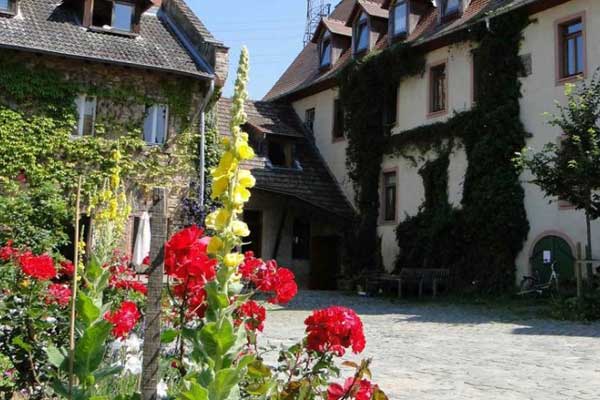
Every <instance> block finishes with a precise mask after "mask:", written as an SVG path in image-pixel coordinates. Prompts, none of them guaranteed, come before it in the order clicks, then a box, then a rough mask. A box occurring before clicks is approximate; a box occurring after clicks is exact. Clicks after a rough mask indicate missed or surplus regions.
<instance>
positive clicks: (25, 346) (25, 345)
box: [12, 336, 32, 353]
mask: <svg viewBox="0 0 600 400" xmlns="http://www.w3.org/2000/svg"><path fill="white" fill-rule="evenodd" d="M12 344H14V345H15V346H19V347H20V348H22V349H23V350H25V351H26V352H28V353H30V352H31V350H32V347H31V345H30V344H29V343H25V342H24V341H23V338H22V337H21V336H16V337H14V338H13V340H12Z"/></svg>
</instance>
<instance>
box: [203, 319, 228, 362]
mask: <svg viewBox="0 0 600 400" xmlns="http://www.w3.org/2000/svg"><path fill="white" fill-rule="evenodd" d="M235 340H236V336H235V334H234V332H233V324H232V323H231V321H229V320H227V319H226V320H224V321H223V323H222V326H221V328H218V326H217V323H216V322H210V323H208V324H206V325H204V327H203V328H202V330H200V341H201V342H202V344H203V345H204V349H205V351H206V354H208V356H209V357H210V358H212V359H218V358H220V357H222V356H223V355H224V354H225V353H227V351H228V350H229V349H230V348H231V347H232V346H233V345H234V344H235Z"/></svg>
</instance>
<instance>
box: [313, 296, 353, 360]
mask: <svg viewBox="0 0 600 400" xmlns="http://www.w3.org/2000/svg"><path fill="white" fill-rule="evenodd" d="M304 323H305V324H306V332H307V333H308V337H307V342H306V348H307V349H308V350H309V351H318V352H320V353H325V352H328V351H331V352H333V353H335V354H336V355H338V356H340V357H341V356H343V355H344V353H345V351H346V350H345V349H347V348H350V347H352V351H353V352H354V353H360V352H362V351H363V350H364V348H365V336H364V332H363V324H362V321H361V320H360V318H359V317H358V315H356V313H355V312H354V311H353V310H351V309H349V308H345V307H329V308H325V309H323V310H315V311H314V312H313V313H312V315H311V316H309V317H308V318H306V320H305V321H304Z"/></svg>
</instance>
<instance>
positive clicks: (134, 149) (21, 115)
mask: <svg viewBox="0 0 600 400" xmlns="http://www.w3.org/2000/svg"><path fill="white" fill-rule="evenodd" d="M190 86H191V85H189V84H188V85H187V87H186V85H185V82H184V83H181V82H167V81H165V82H164V83H163V82H161V85H160V88H161V90H163V92H162V93H161V94H162V96H164V97H162V98H160V99H159V98H156V97H153V96H151V95H146V94H145V93H142V92H141V90H140V89H136V88H135V87H134V86H132V85H129V84H126V83H123V84H121V85H118V86H115V87H113V86H112V85H107V86H105V87H99V86H94V85H92V84H89V83H87V84H84V83H78V82H76V81H74V80H72V79H71V80H68V79H66V77H65V76H64V75H63V74H62V73H60V72H59V71H57V70H54V69H51V68H45V67H43V66H29V65H26V63H23V62H19V61H15V60H14V58H12V57H8V58H6V59H3V60H0V242H5V241H6V240H8V239H14V240H15V242H17V244H20V245H27V246H32V247H34V250H39V251H42V250H49V249H56V248H57V247H59V246H61V245H63V244H65V242H66V241H67V239H68V238H67V236H66V233H65V232H66V227H67V226H68V225H69V224H70V220H71V212H72V211H71V210H72V203H73V202H72V200H73V194H74V189H75V185H76V182H77V177H78V176H80V175H81V176H84V177H85V183H84V188H83V189H84V196H85V195H89V194H91V193H92V192H93V191H94V190H95V189H96V188H98V187H99V186H100V185H102V184H103V183H104V181H105V179H107V178H108V177H109V176H110V170H111V168H113V167H114V161H113V159H112V157H110V155H111V153H112V152H113V151H115V150H118V151H119V152H120V153H121V155H122V158H121V160H120V161H119V166H120V167H121V169H122V171H123V177H124V181H125V183H126V185H127V187H128V188H129V189H130V190H141V191H146V190H148V189H149V188H151V187H152V186H157V185H161V186H167V187H170V186H172V182H173V181H174V179H173V178H174V177H175V176H181V175H183V176H186V175H189V174H190V173H193V171H194V164H193V163H194V162H196V160H197V146H198V144H197V143H198V142H197V140H198V135H197V133H195V132H193V130H192V128H191V124H190V122H191V117H190V116H191V115H193V113H192V100H191V99H192V91H191V88H190ZM80 93H86V94H88V95H92V96H97V97H98V101H106V102H110V104H111V106H112V107H113V108H114V109H116V110H119V109H120V107H125V106H126V107H130V106H131V107H143V106H144V105H146V104H153V103H156V102H159V101H160V102H163V103H165V102H166V103H167V104H169V109H170V110H171V111H170V113H171V115H172V116H173V117H175V119H176V120H177V121H178V123H179V126H178V128H180V130H181V131H182V132H180V133H178V134H177V135H176V136H175V137H174V138H173V139H172V140H169V143H168V144H167V145H165V146H164V147H158V146H153V147H149V146H146V144H145V143H144V141H143V138H142V134H141V127H142V124H143V116H142V117H140V118H130V119H127V118H126V119H125V121H124V122H123V121H120V120H119V119H118V118H117V116H113V115H110V114H107V115H102V116H98V118H97V121H96V125H95V134H94V136H85V137H81V138H77V139H73V138H72V136H71V135H72V132H73V127H74V126H75V122H76V119H75V114H76V110H75V105H74V104H75V98H76V96H77V95H78V94H80ZM15 214H18V215H20V216H21V218H15Z"/></svg>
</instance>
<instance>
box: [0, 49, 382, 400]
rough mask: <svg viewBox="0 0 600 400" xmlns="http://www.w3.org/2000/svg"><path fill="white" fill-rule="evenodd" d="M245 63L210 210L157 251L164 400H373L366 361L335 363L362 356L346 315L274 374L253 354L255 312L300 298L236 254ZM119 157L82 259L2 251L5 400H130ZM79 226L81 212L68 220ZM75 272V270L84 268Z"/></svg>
mask: <svg viewBox="0 0 600 400" xmlns="http://www.w3.org/2000/svg"><path fill="white" fill-rule="evenodd" d="M248 69H249V61H248V53H247V51H246V50H245V49H244V50H243V51H242V55H241V58H240V65H239V70H238V76H237V80H236V84H235V96H234V100H233V106H232V110H231V113H232V118H231V121H232V122H231V126H230V136H228V137H224V138H223V139H222V142H221V152H220V154H221V157H220V161H219V163H218V165H217V166H216V167H215V168H214V169H213V170H212V171H211V175H212V197H213V200H214V201H215V203H216V204H219V207H218V208H217V209H216V210H215V211H213V212H212V213H210V214H209V215H208V216H207V218H206V223H205V226H204V227H199V226H196V225H192V226H189V227H186V228H184V229H182V230H180V231H179V232H177V233H176V234H175V235H173V236H172V237H171V238H170V240H168V242H167V243H166V244H165V247H164V267H165V275H166V280H167V282H168V284H167V285H166V287H165V295H164V302H163V304H164V310H163V326H164V329H163V332H162V337H161V343H162V346H163V351H162V359H161V373H162V380H161V382H160V384H159V387H158V388H157V389H158V395H159V397H161V398H170V399H182V400H233V399H256V400H258V399H273V400H284V399H289V400H291V399H297V400H308V399H327V400H347V399H357V400H383V399H387V397H386V396H385V394H384V393H383V391H382V390H381V389H380V388H379V387H378V386H377V385H376V384H373V383H372V382H371V380H370V379H371V374H370V370H369V365H370V360H363V361H360V362H353V361H349V360H345V361H344V360H343V357H344V356H345V355H346V354H347V353H349V352H352V353H355V354H359V353H361V352H362V351H363V350H364V348H365V345H366V342H365V336H364V332H363V325H362V321H361V319H360V317H359V316H358V315H357V314H356V313H355V312H354V311H353V310H351V309H348V308H343V307H335V306H334V307H329V308H325V309H322V310H315V311H313V313H312V314H311V315H310V316H309V317H308V318H307V319H306V321H305V325H306V330H305V336H304V338H303V339H301V340H299V341H298V342H297V343H296V344H294V345H292V346H291V347H282V348H281V349H279V352H278V357H276V360H275V362H273V363H271V362H269V361H270V358H272V357H269V355H268V351H269V349H267V348H265V347H263V346H262V345H261V343H260V336H261V332H262V331H263V329H264V323H265V320H266V318H267V307H269V306H268V305H267V304H265V303H270V304H286V303H288V302H290V301H291V300H292V299H293V298H294V296H295V295H296V293H297V291H298V288H297V285H296V282H295V278H294V274H293V273H292V272H291V271H290V270H288V269H286V268H283V267H280V266H279V265H278V264H277V262H276V261H274V260H271V261H263V260H261V259H260V258H256V257H255V256H254V255H253V254H252V253H251V252H246V253H243V252H242V251H241V248H242V246H243V245H244V243H245V242H244V240H245V238H247V237H248V236H249V235H250V231H249V229H248V226H247V225H246V224H245V223H244V222H243V221H242V220H241V219H240V215H241V214H242V212H243V209H244V205H245V204H246V203H247V202H248V201H249V198H250V189H251V188H252V187H253V186H254V185H255V179H254V177H253V176H252V174H251V173H250V171H249V170H247V169H244V168H243V166H244V162H245V161H248V160H251V159H252V158H253V157H254V151H253V150H252V148H251V147H250V145H249V143H248V135H247V134H246V133H244V132H243V131H242V128H241V127H242V126H243V125H244V124H245V122H246V114H245V112H244V103H245V101H246V98H247V92H246V83H247V80H248ZM119 158H120V155H119V153H118V152H115V153H113V161H114V165H115V167H114V168H113V170H112V174H111V176H110V179H108V180H107V181H106V183H105V184H104V185H103V186H102V187H101V188H99V190H98V191H97V193H96V195H94V196H93V197H92V199H91V201H90V205H91V207H90V210H89V214H90V216H91V218H92V220H93V221H94V222H93V223H94V227H95V229H94V233H93V238H92V240H91V246H90V249H85V247H84V245H83V244H82V243H81V242H79V241H78V243H77V246H75V247H76V254H75V256H74V261H75V262H74V263H71V262H70V261H67V260H62V259H60V258H59V257H55V256H53V255H50V254H45V253H44V254H36V253H33V252H32V251H31V250H30V249H28V248H26V247H24V246H20V247H19V246H15V245H14V244H13V243H11V242H8V243H6V244H5V245H4V247H2V249H1V251H0V262H1V264H0V274H1V275H0V285H1V287H0V289H1V292H0V312H1V313H0V315H2V320H0V329H1V332H2V338H1V340H0V366H2V367H3V370H4V371H3V372H2V374H1V375H0V393H4V395H5V397H6V398H53V399H55V398H66V399H78V400H85V399H90V400H92V399H94V400H101V399H120V400H127V399H132V400H133V399H139V398H141V396H140V394H139V386H140V379H139V377H140V374H141V364H140V355H139V351H140V347H141V346H140V339H139V338H142V340H143V335H144V330H143V306H144V298H145V294H146V287H145V285H144V284H143V283H142V282H141V281H140V280H138V279H137V278H136V273H135V272H134V270H133V269H132V268H131V267H130V265H129V260H128V259H127V258H126V257H123V256H122V255H120V254H119V252H118V249H119V248H120V247H121V245H122V239H123V228H122V227H123V226H124V223H125V221H126V219H127V218H128V214H129V205H128V201H127V196H125V192H124V190H123V185H122V184H121V182H120V172H121V171H120V169H119ZM75 214H76V215H78V214H79V213H78V212H76V213H75ZM80 260H85V262H82V261H80Z"/></svg>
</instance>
